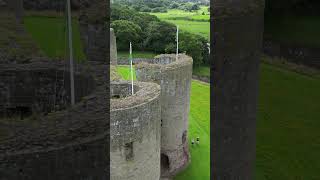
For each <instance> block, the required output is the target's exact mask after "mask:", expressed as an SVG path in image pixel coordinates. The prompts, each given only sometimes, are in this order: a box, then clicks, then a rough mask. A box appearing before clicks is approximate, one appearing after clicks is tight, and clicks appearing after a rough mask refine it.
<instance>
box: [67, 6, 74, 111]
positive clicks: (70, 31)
mask: <svg viewBox="0 0 320 180" xmlns="http://www.w3.org/2000/svg"><path fill="white" fill-rule="evenodd" d="M67 11H68V37H69V58H70V86H71V88H70V89H71V105H72V106H73V105H74V104H75V98H74V73H73V47H72V45H73V44H72V20H71V3H70V0H67Z"/></svg>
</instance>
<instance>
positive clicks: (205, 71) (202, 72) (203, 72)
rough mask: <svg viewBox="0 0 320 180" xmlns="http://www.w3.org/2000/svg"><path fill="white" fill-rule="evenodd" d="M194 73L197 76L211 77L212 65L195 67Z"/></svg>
mask: <svg viewBox="0 0 320 180" xmlns="http://www.w3.org/2000/svg"><path fill="white" fill-rule="evenodd" d="M193 74H194V75H197V76H205V77H210V67H209V66H199V67H194V68H193Z"/></svg>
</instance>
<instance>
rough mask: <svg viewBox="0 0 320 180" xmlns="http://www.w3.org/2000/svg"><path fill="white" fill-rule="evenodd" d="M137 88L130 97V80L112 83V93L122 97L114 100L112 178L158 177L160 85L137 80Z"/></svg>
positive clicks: (152, 179)
mask: <svg viewBox="0 0 320 180" xmlns="http://www.w3.org/2000/svg"><path fill="white" fill-rule="evenodd" d="M125 87H127V88H125ZM134 89H135V95H134V96H131V95H130V93H131V84H130V83H128V82H112V83H111V87H110V92H111V96H115V95H117V96H119V97H120V98H118V99H111V112H110V120H111V121H110V126H111V128H110V139H111V143H110V158H111V161H110V165H111V168H110V170H111V180H159V179H160V138H161V135H160V118H161V111H160V87H159V86H158V85H156V84H153V83H141V82H135V88H134ZM124 90H125V91H126V92H124ZM120 91H122V92H120ZM125 96H126V97H125ZM124 97H125V98H124Z"/></svg>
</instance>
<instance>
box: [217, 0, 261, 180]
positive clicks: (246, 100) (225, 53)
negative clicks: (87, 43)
mask: <svg viewBox="0 0 320 180" xmlns="http://www.w3.org/2000/svg"><path fill="white" fill-rule="evenodd" d="M211 7H212V12H214V15H213V18H212V19H211V21H212V22H211V23H213V24H214V29H213V31H211V37H214V50H213V69H212V70H211V72H212V73H211V78H213V88H212V89H211V94H212V95H213V98H212V102H211V105H212V106H211V108H213V114H212V116H213V119H214V121H213V123H212V127H213V129H212V136H211V147H214V148H213V149H212V150H213V151H212V153H211V156H212V158H213V167H212V170H213V177H212V178H214V179H246V180H250V179H254V172H255V170H254V167H255V153H256V149H255V145H256V143H255V137H256V115H257V101H258V85H259V84H258V77H259V59H260V50H261V45H262V32H263V24H264V23H263V14H264V13H263V8H264V0H235V1H225V0H217V1H214V2H213V5H212V6H211Z"/></svg>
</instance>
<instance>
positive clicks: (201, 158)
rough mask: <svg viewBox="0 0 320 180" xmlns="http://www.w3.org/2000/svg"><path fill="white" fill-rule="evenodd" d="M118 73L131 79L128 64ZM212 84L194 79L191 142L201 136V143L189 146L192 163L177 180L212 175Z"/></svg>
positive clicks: (191, 107) (202, 177) (201, 179)
mask: <svg viewBox="0 0 320 180" xmlns="http://www.w3.org/2000/svg"><path fill="white" fill-rule="evenodd" d="M118 73H119V74H120V75H121V76H122V77H123V78H124V79H130V71H129V68H128V66H120V67H118ZM209 99H210V86H209V84H206V83H202V82H199V81H195V80H193V81H192V87H191V101H190V115H189V118H190V119H189V134H188V135H189V142H190V141H191V139H192V138H194V139H195V138H196V137H197V136H199V137H200V144H199V145H195V146H191V145H190V146H189V148H190V152H191V162H192V163H191V164H190V165H189V166H188V167H187V169H186V170H184V171H183V172H181V173H180V174H178V175H177V177H175V178H174V179H175V180H189V179H190V180H194V179H199V180H208V179H209V177H210V100H209Z"/></svg>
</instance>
